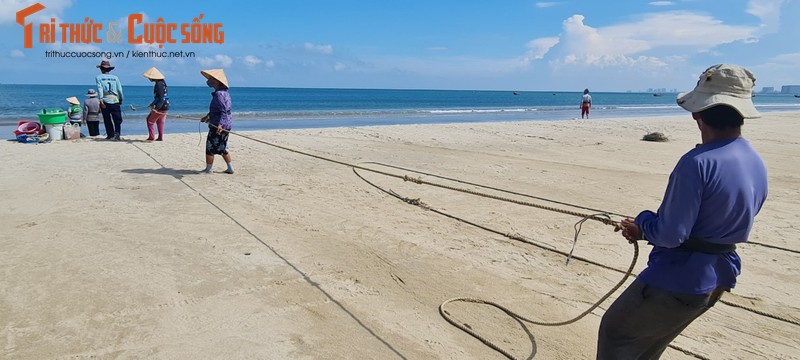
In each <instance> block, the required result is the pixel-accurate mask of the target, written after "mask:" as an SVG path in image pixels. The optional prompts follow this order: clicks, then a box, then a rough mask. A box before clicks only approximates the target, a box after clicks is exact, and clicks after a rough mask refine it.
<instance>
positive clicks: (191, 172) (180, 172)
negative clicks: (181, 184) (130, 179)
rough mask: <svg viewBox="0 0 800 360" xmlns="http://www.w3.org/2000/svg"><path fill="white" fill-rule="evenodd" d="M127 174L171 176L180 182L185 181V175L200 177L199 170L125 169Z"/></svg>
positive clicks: (163, 168)
mask: <svg viewBox="0 0 800 360" xmlns="http://www.w3.org/2000/svg"><path fill="white" fill-rule="evenodd" d="M122 172H123V173H126V174H153V175H169V176H172V177H174V178H176V179H178V180H180V179H183V177H184V175H200V174H199V172H198V171H197V170H184V169H181V170H178V169H170V168H165V167H162V168H160V169H125V170H122Z"/></svg>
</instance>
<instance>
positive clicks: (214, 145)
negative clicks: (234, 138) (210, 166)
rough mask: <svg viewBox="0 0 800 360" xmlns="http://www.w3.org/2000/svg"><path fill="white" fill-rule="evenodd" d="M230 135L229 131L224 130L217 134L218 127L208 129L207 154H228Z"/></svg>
mask: <svg viewBox="0 0 800 360" xmlns="http://www.w3.org/2000/svg"><path fill="white" fill-rule="evenodd" d="M228 135H230V133H229V132H227V131H223V132H222V134H217V129H216V128H213V129H208V137H206V155H226V154H228Z"/></svg>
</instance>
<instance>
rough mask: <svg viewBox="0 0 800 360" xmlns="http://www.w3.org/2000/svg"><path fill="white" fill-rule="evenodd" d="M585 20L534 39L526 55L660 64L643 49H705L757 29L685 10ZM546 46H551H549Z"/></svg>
mask: <svg viewBox="0 0 800 360" xmlns="http://www.w3.org/2000/svg"><path fill="white" fill-rule="evenodd" d="M584 20H585V18H584V16H583V15H573V16H571V17H569V18H567V19H566V20H564V22H563V32H562V33H561V34H560V36H559V39H558V41H557V42H556V41H554V40H552V39H548V40H543V39H537V40H534V41H532V42H531V43H529V44H528V47H529V48H530V49H532V50H530V51H529V56H530V54H532V55H535V56H533V57H534V58H543V57H545V56H547V57H548V58H550V59H551V61H553V62H554V64H556V65H565V64H567V65H568V64H583V65H596V66H600V67H606V66H614V65H624V66H642V67H649V68H662V67H664V66H666V65H667V63H665V62H664V61H663V60H662V59H659V58H657V57H655V56H653V55H652V54H648V53H647V52H649V51H652V50H656V49H662V48H673V49H677V48H684V49H685V51H689V52H700V51H707V50H709V49H712V48H714V47H716V46H718V45H721V44H726V43H732V42H736V41H744V42H747V41H753V38H754V36H753V34H754V32H755V31H756V30H757V28H756V27H750V26H733V25H726V24H723V23H722V21H720V20H718V19H716V18H714V17H711V16H709V15H705V14H695V13H690V12H685V11H669V12H662V13H650V14H645V15H643V16H641V18H640V19H638V20H636V21H634V22H629V23H623V24H617V25H611V26H605V27H599V28H594V27H591V26H589V25H586V24H585V23H584ZM545 39H547V38H545ZM536 41H538V43H536ZM549 44H553V45H551V47H550V48H547V45H549ZM555 45H557V46H555ZM537 46H538V47H537ZM535 50H539V52H536V51H535ZM545 50H546V51H545Z"/></svg>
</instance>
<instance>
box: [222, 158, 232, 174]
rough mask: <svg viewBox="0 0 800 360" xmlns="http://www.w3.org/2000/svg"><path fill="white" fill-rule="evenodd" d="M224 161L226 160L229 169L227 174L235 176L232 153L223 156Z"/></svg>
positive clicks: (226, 171)
mask: <svg viewBox="0 0 800 360" xmlns="http://www.w3.org/2000/svg"><path fill="white" fill-rule="evenodd" d="M222 159H223V160H225V163H226V164H227V165H228V168H227V169H226V170H225V173H226V174H233V162H232V161H233V160H232V159H231V153H227V154H224V155H222Z"/></svg>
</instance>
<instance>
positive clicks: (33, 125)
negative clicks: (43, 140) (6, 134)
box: [13, 120, 46, 136]
mask: <svg viewBox="0 0 800 360" xmlns="http://www.w3.org/2000/svg"><path fill="white" fill-rule="evenodd" d="M45 132H46V131H45V130H44V128H42V124H39V123H38V122H35V121H28V120H22V121H20V122H18V123H17V130H14V131H13V133H14V136H19V135H22V134H25V135H33V134H39V135H41V134H44V133H45Z"/></svg>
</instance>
